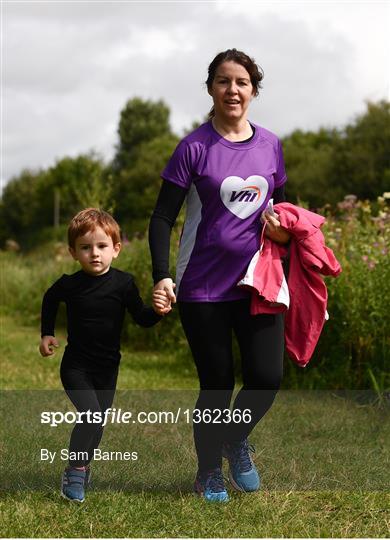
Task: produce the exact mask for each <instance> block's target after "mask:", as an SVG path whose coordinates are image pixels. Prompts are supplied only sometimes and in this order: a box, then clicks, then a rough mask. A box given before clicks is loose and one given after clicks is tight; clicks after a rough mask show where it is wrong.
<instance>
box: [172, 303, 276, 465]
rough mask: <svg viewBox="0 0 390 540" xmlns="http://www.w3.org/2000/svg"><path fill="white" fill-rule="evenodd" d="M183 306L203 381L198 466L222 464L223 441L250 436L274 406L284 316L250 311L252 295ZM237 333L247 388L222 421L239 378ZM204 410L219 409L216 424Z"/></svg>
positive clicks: (196, 426)
mask: <svg viewBox="0 0 390 540" xmlns="http://www.w3.org/2000/svg"><path fill="white" fill-rule="evenodd" d="M178 305H179V313H180V318H181V322H182V325H183V329H184V332H185V334H186V337H187V340H188V343H189V346H190V348H191V352H192V355H193V357H194V360H195V364H196V368H197V370H198V376H199V382H200V392H199V397H198V400H197V402H196V406H195V408H196V409H198V410H199V413H196V414H197V417H196V418H195V413H194V417H193V418H194V424H193V426H194V439H195V448H196V452H197V456H198V465H199V470H201V471H204V470H209V469H214V468H216V467H221V465H222V444H223V442H225V441H226V442H229V441H239V440H242V439H245V438H246V437H248V435H249V433H250V432H251V431H252V429H253V428H254V427H255V426H256V424H257V423H258V422H259V420H260V419H261V418H262V417H263V416H264V415H265V413H266V412H267V411H268V409H269V408H270V407H271V405H272V402H273V400H274V399H275V396H276V393H277V391H278V389H279V387H280V384H281V380H282V375H283V351H284V317H283V314H275V315H268V314H267V315H265V314H264V315H255V316H253V315H250V300H249V299H248V300H246V299H245V300H235V301H231V302H179V304H178ZM232 332H234V333H235V335H236V337H237V341H238V345H239V348H240V353H241V369H242V379H243V387H242V388H241V390H240V391H239V392H238V394H237V396H236V398H235V400H234V404H233V406H232V410H235V411H237V412H236V413H235V415H234V416H233V417H232V418H233V420H235V421H231V422H230V423H224V422H218V421H217V420H221V419H222V417H223V415H221V412H220V411H224V410H225V409H229V408H230V401H231V398H232V394H233V390H234V382H235V381H234V363H233V354H232ZM205 409H209V410H210V411H214V412H212V416H213V418H214V420H216V421H215V422H209V419H210V418H209V417H208V416H207V414H206V415H204V421H203V420H202V411H205ZM245 410H249V411H250V412H249V415H250V421H249V422H248V421H247V420H248V413H245V416H244V412H245ZM224 414H225V415H226V413H224ZM199 419H201V421H200V422H198V420H199ZM195 420H196V422H195ZM237 420H240V421H237Z"/></svg>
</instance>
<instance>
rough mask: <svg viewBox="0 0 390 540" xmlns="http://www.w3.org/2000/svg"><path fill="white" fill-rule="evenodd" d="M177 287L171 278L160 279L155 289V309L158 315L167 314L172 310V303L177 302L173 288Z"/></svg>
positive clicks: (153, 298)
mask: <svg viewBox="0 0 390 540" xmlns="http://www.w3.org/2000/svg"><path fill="white" fill-rule="evenodd" d="M175 287H176V285H175V283H173V281H172V280H171V278H165V279H162V280H160V281H159V282H158V283H156V285H155V286H154V289H153V297H152V300H153V309H154V311H155V312H156V313H157V314H158V315H166V314H167V313H169V312H170V311H171V310H172V304H175V303H176V296H175V293H174V292H173V289H174V288H175Z"/></svg>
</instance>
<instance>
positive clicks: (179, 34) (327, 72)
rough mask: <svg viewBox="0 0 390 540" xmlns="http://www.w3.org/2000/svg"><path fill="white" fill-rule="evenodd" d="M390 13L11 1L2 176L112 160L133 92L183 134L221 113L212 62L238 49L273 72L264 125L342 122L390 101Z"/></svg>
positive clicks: (263, 103) (358, 7) (316, 6)
mask: <svg viewBox="0 0 390 540" xmlns="http://www.w3.org/2000/svg"><path fill="white" fill-rule="evenodd" d="M389 6H390V3H389V2H388V1H382V2H376V1H374V0H371V1H367V2H356V1H344V2H342V1H336V2H333V1H331V0H327V1H325V2H320V1H318V2H315V1H306V2H296V1H284V2H280V1H273V2H262V1H257V2H249V1H240V0H236V1H216V2H200V1H199V0H197V1H196V2H185V1H180V2H166V1H161V2H157V1H155V2H147V1H142V2H128V1H121V2H119V1H118V2H114V1H111V2H108V1H102V2H101V1H71V0H67V1H65V2H56V1H54V0H50V1H47V2H37V1H24V2H19V1H7V0H3V2H2V34H3V41H2V84H1V87H2V108H3V119H2V136H3V144H2V171H1V177H2V180H3V182H7V181H8V180H9V178H10V177H12V176H14V175H17V174H19V173H20V172H21V170H22V169H23V168H31V169H37V168H40V167H48V166H51V165H53V164H54V163H55V162H56V160H57V159H60V158H61V157H64V156H77V155H78V154H80V153H85V152H88V151H90V150H92V149H93V150H95V151H97V152H99V153H100V154H101V155H102V156H103V157H104V159H106V160H109V159H111V157H112V156H113V152H114V145H115V143H116V142H117V134H116V129H117V126H118V120H119V114H120V111H121V109H122V108H123V107H124V105H125V103H126V101H127V100H128V99H130V98H132V97H134V96H140V97H142V98H145V99H152V100H158V99H161V98H162V99H163V100H164V101H165V102H166V103H167V104H168V106H169V107H170V110H171V125H172V127H173V129H174V131H175V132H176V133H177V134H178V135H180V134H182V132H183V129H185V128H188V127H190V126H191V124H192V122H193V121H195V120H201V119H202V118H203V117H204V116H205V114H206V113H207V111H208V110H209V108H210V106H211V102H210V99H211V98H210V97H209V96H208V94H207V92H206V90H205V86H204V81H205V79H206V75H207V67H208V64H209V63H210V61H211V60H212V58H213V57H214V56H215V54H217V53H218V52H220V51H222V50H225V49H227V48H232V47H236V48H238V49H241V50H244V51H245V52H246V53H247V54H249V55H250V56H252V57H254V58H255V60H256V61H257V63H258V64H259V65H260V66H262V68H263V70H264V72H265V78H264V81H263V87H264V88H263V90H262V91H261V93H260V96H259V97H258V98H257V99H256V100H255V101H254V102H253V103H252V106H251V112H250V118H251V119H252V120H253V121H254V122H256V123H259V124H261V125H263V126H264V127H266V128H268V129H270V130H272V131H274V132H275V133H277V134H278V135H279V136H283V135H286V134H288V133H289V132H291V131H292V130H293V129H295V128H301V129H304V130H307V129H314V130H316V129H318V128H319V127H320V126H325V127H333V126H338V127H341V126H343V125H345V124H346V123H348V122H351V121H353V119H354V118H355V116H356V115H357V114H359V113H361V112H363V111H364V109H365V100H372V101H377V100H380V99H383V98H386V99H389V79H390V76H389V65H390V62H389V50H390V46H389V45H390V44H389V36H390V20H389V18H390V13H389V9H390V8H389Z"/></svg>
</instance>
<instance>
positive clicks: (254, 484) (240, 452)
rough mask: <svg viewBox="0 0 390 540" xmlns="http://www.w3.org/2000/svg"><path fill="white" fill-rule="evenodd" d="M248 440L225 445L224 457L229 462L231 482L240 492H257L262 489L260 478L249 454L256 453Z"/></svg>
mask: <svg viewBox="0 0 390 540" xmlns="http://www.w3.org/2000/svg"><path fill="white" fill-rule="evenodd" d="M254 451H255V449H254V448H253V446H251V445H249V444H248V439H244V440H243V441H235V442H232V443H225V444H224V445H223V449H222V455H223V457H226V458H227V459H228V461H229V480H230V482H231V484H232V486H233V487H234V489H237V490H238V491H246V492H247V491H257V490H258V489H259V488H260V476H259V473H258V472H257V469H256V466H255V464H254V463H253V460H252V457H251V455H250V453H249V452H254Z"/></svg>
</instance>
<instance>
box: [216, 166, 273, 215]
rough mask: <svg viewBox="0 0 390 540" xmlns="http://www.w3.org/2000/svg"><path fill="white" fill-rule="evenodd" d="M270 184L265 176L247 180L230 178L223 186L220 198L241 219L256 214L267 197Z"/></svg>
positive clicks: (251, 177) (254, 176) (252, 177)
mask: <svg viewBox="0 0 390 540" xmlns="http://www.w3.org/2000/svg"><path fill="white" fill-rule="evenodd" d="M268 189H269V184H268V182H267V180H266V179H265V178H264V177H263V176H259V175H256V174H254V175H252V176H248V178H246V179H245V180H244V179H243V178H241V177H240V176H228V177H227V178H225V180H224V181H223V182H222V184H221V188H220V196H221V200H222V202H223V204H224V205H225V206H226V208H227V209H228V210H229V211H230V212H232V213H233V214H234V215H235V216H237V217H239V218H240V219H245V218H247V217H249V216H250V215H251V214H253V213H254V212H256V210H258V209H259V208H260V206H261V205H262V204H263V202H264V200H265V198H266V197H267V194H268Z"/></svg>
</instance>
